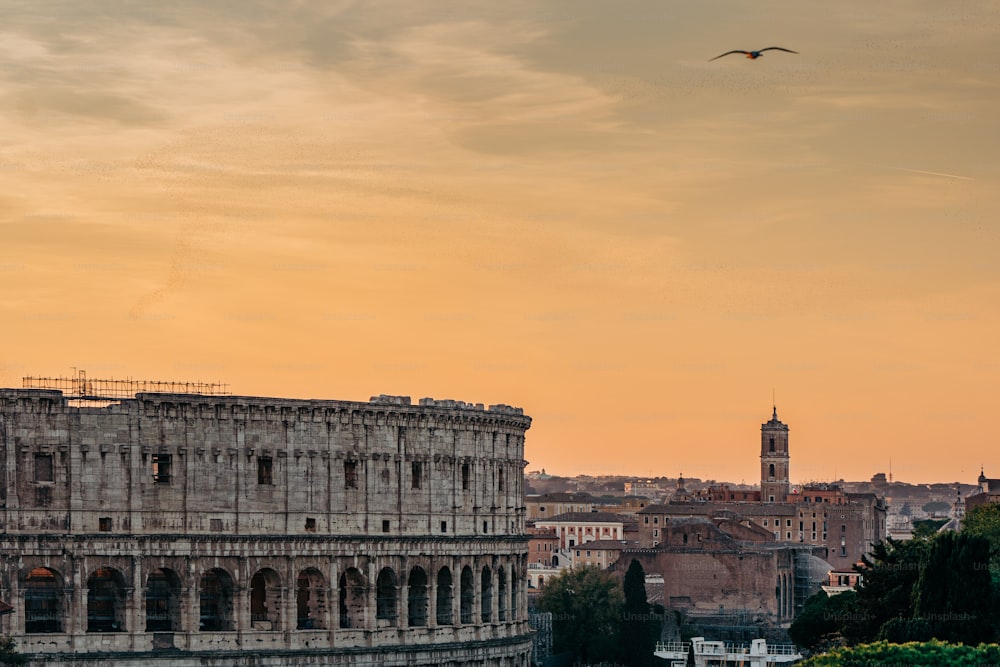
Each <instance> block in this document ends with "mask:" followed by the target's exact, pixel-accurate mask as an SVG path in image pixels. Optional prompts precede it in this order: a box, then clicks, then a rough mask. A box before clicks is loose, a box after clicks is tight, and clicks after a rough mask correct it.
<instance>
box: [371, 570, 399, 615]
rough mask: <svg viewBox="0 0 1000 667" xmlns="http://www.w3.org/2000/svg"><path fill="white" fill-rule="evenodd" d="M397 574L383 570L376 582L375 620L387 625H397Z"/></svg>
mask: <svg viewBox="0 0 1000 667" xmlns="http://www.w3.org/2000/svg"><path fill="white" fill-rule="evenodd" d="M396 596H397V593H396V573H395V572H393V571H392V570H391V569H389V568H387V567H386V568H382V571H381V572H379V573H378V579H377V580H376V582H375V620H377V621H385V625H389V626H393V627H395V625H396V618H397V612H396V609H397V605H396Z"/></svg>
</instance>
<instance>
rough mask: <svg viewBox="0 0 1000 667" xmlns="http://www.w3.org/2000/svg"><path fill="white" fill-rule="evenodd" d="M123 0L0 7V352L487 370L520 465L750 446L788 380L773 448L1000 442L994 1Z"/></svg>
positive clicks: (463, 395)
mask: <svg viewBox="0 0 1000 667" xmlns="http://www.w3.org/2000/svg"><path fill="white" fill-rule="evenodd" d="M60 5H62V6H60ZM123 5H124V3H112V2H95V3H76V2H65V3H60V2H55V3H45V6H44V7H42V5H40V4H39V3H34V2H15V3H8V9H7V10H5V17H4V21H3V24H2V25H0V100H2V105H0V110H2V111H0V323H2V324H0V386H10V387H18V386H20V384H21V377H22V376H24V375H69V374H70V373H71V370H70V369H71V368H72V367H76V368H83V369H86V371H87V373H88V374H89V375H90V376H92V377H112V376H113V377H118V378H121V377H126V376H131V377H134V378H147V379H160V380H201V381H216V380H218V381H223V382H227V383H229V385H230V388H231V389H232V390H233V391H234V392H235V393H240V394H251V395H257V394H260V395H272V396H289V397H315V398H336V399H349V400H367V399H368V397H369V396H371V395H373V394H379V393H392V394H407V395H410V396H412V397H413V399H414V401H416V399H418V398H420V397H423V396H433V397H436V398H454V399H458V400H465V401H470V402H483V403H509V404H513V405H518V406H521V407H523V408H524V409H525V411H526V412H527V413H528V414H530V415H531V416H532V417H533V418H534V424H533V426H532V428H531V430H530V431H529V433H528V441H527V458H528V459H529V461H530V464H529V469H538V468H542V467H544V468H546V469H547V470H548V471H549V472H553V473H558V474H578V473H602V472H606V473H622V474H639V475H646V474H651V475H661V474H662V475H675V474H677V473H678V472H683V473H684V474H686V475H689V476H698V477H702V478H716V479H729V480H732V481H740V480H746V481H748V482H751V481H753V480H755V479H759V477H758V475H759V464H758V459H757V455H758V453H759V449H758V448H759V440H758V438H759V433H758V431H759V428H760V424H761V423H762V422H763V421H766V420H767V419H768V417H769V416H770V412H771V392H772V389H774V390H775V391H776V394H777V403H778V413H779V416H780V417H781V418H782V419H783V420H784V421H785V422H786V423H788V424H789V425H790V427H791V429H792V430H791V440H790V443H791V449H792V457H793V458H792V478H793V481H796V482H798V481H807V480H829V479H833V478H836V477H845V478H848V479H867V478H868V477H870V476H871V475H872V474H873V473H875V472H878V471H888V464H889V460H890V458H891V459H892V462H893V463H892V466H893V473H894V476H895V477H896V478H897V479H903V480H907V481H957V480H960V481H963V482H971V481H973V480H974V479H975V477H976V476H977V475H978V473H979V467H980V465H985V466H986V471H987V474H992V475H993V476H997V475H1000V461H997V460H996V457H995V455H994V452H995V451H996V444H997V439H998V435H1000V426H998V422H997V420H996V418H995V414H996V412H997V409H996V397H997V389H998V371H1000V351H998V345H997V342H998V340H1000V313H998V304H1000V267H998V263H997V258H998V256H1000V254H998V251H1000V237H998V222H997V220H998V214H1000V199H998V197H997V191H998V190H997V185H998V177H1000V163H998V158H997V156H998V155H1000V121H998V120H997V113H996V110H997V109H998V108H1000V51H998V50H997V46H996V31H995V28H996V26H997V25H1000V5H998V4H997V3H995V2H992V1H990V0H983V1H974V0H973V1H969V2H963V3H960V4H955V3H941V2H922V1H915V0H914V1H910V0H907V1H906V2H891V1H890V2H883V3H878V5H877V6H873V5H872V3H870V2H860V1H855V0H847V1H844V2H837V3H825V4H822V5H820V4H819V3H794V4H793V3H778V2H769V1H766V0H756V1H754V2H729V1H727V2H721V1H714V2H713V1H707V2H698V3H665V2H662V1H656V2H653V1H636V2H627V3H607V2H583V1H581V2H572V3H571V2H565V1H564V2H555V1H553V0H548V1H546V0H532V1H530V2H528V1H524V2H520V1H513V2H505V3H496V2H490V3H486V2H469V1H463V2H432V1H427V2H420V3H410V2H404V1H403V0H399V1H396V2H370V1H366V2H348V1H344V2H307V1H301V2H265V1H259V2H254V1H252V0H247V1H245V2H214V3H213V2H190V3H187V2H178V3H168V4H165V5H162V6H160V5H156V4H154V5H151V6H141V5H133V6H129V7H125V6H123ZM771 45H780V46H784V47H787V48H791V49H794V50H796V51H800V54H799V55H792V54H786V53H779V52H768V53H767V54H765V56H764V57H762V58H761V59H759V60H756V61H749V60H746V59H744V58H741V57H738V56H729V57H727V58H723V59H720V60H716V61H714V62H708V59H709V58H711V57H713V56H715V55H718V54H719V53H722V52H724V51H727V50H730V49H737V48H739V49H751V48H761V47H764V46H771Z"/></svg>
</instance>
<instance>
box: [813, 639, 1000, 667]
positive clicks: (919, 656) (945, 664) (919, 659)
mask: <svg viewBox="0 0 1000 667" xmlns="http://www.w3.org/2000/svg"><path fill="white" fill-rule="evenodd" d="M996 664H1000V646H997V645H996V644H980V645H979V646H965V645H961V644H947V643H945V642H941V641H928V642H908V643H905V644H892V643H889V642H884V641H880V642H876V643H873V644H862V645H860V646H851V647H845V648H838V649H835V650H833V651H830V652H829V653H824V654H822V655H815V656H813V657H811V658H809V659H807V660H804V661H802V662H799V663H796V667H871V665H940V666H941V667H951V666H955V667H959V666H960V665H961V666H962V667H965V666H967V665H996Z"/></svg>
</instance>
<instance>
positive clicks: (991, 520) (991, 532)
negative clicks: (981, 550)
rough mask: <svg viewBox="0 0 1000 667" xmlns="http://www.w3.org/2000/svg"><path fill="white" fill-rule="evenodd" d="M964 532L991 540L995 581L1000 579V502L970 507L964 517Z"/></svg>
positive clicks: (992, 568)
mask: <svg viewBox="0 0 1000 667" xmlns="http://www.w3.org/2000/svg"><path fill="white" fill-rule="evenodd" d="M962 534H963V535H978V536H979V537H984V538H986V539H987V540H989V543H990V548H991V551H992V554H991V557H990V569H991V570H992V572H993V579H994V581H997V580H1000V504H998V503H988V504H986V505H980V506H978V507H973V508H972V509H970V510H969V511H968V513H967V514H966V515H965V517H964V518H963V519H962Z"/></svg>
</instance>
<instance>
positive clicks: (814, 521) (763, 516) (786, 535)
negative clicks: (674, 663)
mask: <svg viewBox="0 0 1000 667" xmlns="http://www.w3.org/2000/svg"><path fill="white" fill-rule="evenodd" d="M788 434H789V429H788V426H787V425H786V424H784V423H782V422H781V421H780V420H779V419H778V413H777V409H774V411H773V412H772V416H771V419H770V420H769V421H767V422H765V423H764V424H762V425H761V440H760V467H761V484H760V491H750V490H745V489H744V490H740V492H739V493H737V492H736V490H734V489H730V488H729V487H726V486H716V487H710V489H709V491H708V493H707V494H704V495H692V494H689V493H687V492H686V491H685V490H683V488H682V486H683V485H682V484H681V483H680V482H679V483H678V490H677V492H675V493H674V494H673V496H671V499H670V500H669V501H668V502H665V503H658V504H652V505H648V506H646V507H645V508H643V509H642V510H640V511H639V512H638V513H637V516H638V543H639V545H640V548H641V550H643V549H652V550H656V551H659V552H665V554H666V555H662V556H657V557H656V558H655V559H653V560H654V561H655V563H656V566H657V567H662V568H666V569H664V570H660V571H659V573H660V574H663V577H664V582H665V586H666V587H667V589H669V590H671V591H673V593H672V594H671V595H672V597H675V598H677V599H679V600H685V599H686V600H689V601H690V602H689V603H685V604H689V605H691V606H692V608H699V605H704V606H705V608H706V609H708V608H713V607H714V608H718V605H720V604H722V605H727V604H730V603H731V604H743V603H744V602H745V600H744V599H743V598H741V597H740V596H739V595H734V596H730V597H727V596H725V595H722V596H721V597H720V595H719V592H718V590H716V588H717V586H714V585H713V586H709V585H707V583H706V585H704V586H702V585H701V584H700V583H699V581H700V580H699V578H698V577H695V576H687V574H681V570H680V569H678V567H677V566H676V565H674V564H672V562H673V561H672V559H674V558H682V559H683V560H685V561H689V562H695V563H698V564H699V565H698V566H697V567H699V568H702V569H707V570H711V571H713V572H715V568H716V567H717V565H716V564H712V563H711V562H710V561H712V560H713V559H718V558H722V554H726V553H731V554H737V557H736V558H730V557H729V556H726V557H725V560H726V565H725V569H726V571H727V572H729V574H728V575H727V576H729V577H730V578H731V579H733V580H734V581H735V582H737V583H738V584H739V582H741V581H743V578H744V576H751V575H744V574H741V573H740V571H741V570H742V569H743V568H751V569H753V572H754V574H752V576H751V582H752V583H751V584H748V585H751V588H754V587H762V589H766V584H764V583H760V581H759V580H758V579H756V578H753V577H758V576H762V577H764V580H766V579H767V577H770V576H773V577H774V579H773V580H772V581H771V585H772V586H773V587H774V588H775V589H777V590H779V591H785V593H784V594H785V595H787V596H788V597H787V598H782V597H781V594H779V599H778V600H777V604H776V606H774V607H771V606H766V608H764V611H766V613H768V614H769V618H770V619H771V620H772V621H775V622H782V623H783V622H785V621H786V620H788V619H789V618H790V614H794V610H795V608H796V607H797V606H799V605H801V604H802V603H803V602H804V601H805V598H806V597H808V595H809V594H810V593H811V592H815V590H816V589H817V588H818V586H819V584H820V583H821V582H824V583H825V581H826V579H827V572H829V571H831V570H835V571H849V570H850V569H851V566H852V565H853V564H854V563H856V562H858V561H859V560H860V559H861V556H862V555H863V554H867V553H868V552H869V551H870V549H871V546H872V545H873V544H874V543H876V542H878V541H880V540H882V539H884V538H885V536H886V505H885V501H884V499H882V498H879V497H878V496H876V495H875V494H870V493H846V492H844V491H843V490H841V489H840V488H839V487H836V486H833V485H828V486H820V485H812V486H807V487H805V488H803V489H801V490H798V491H793V489H792V488H791V485H790V483H789V472H790V454H789V447H788V444H789V438H788ZM692 527H695V528H697V529H695V528H692ZM721 545H728V546H727V547H726V549H722V548H721ZM727 549H728V550H727ZM751 552H752V553H756V554H758V555H757V556H754V557H753V558H751V559H750V560H747V558H739V557H738V555H739V554H744V555H746V554H748V553H751ZM785 552H787V554H789V555H786V556H777V555H775V554H778V553H785ZM628 553H629V555H630V556H631V552H628ZM671 554H672V555H671ZM694 554H697V555H694ZM705 559H708V560H705ZM768 559H777V560H768ZM820 559H822V560H820ZM779 562H781V563H786V564H788V563H790V565H787V568H791V569H786V566H785V565H782V566H781V567H778V566H777V565H775V564H776V563H779ZM761 563H770V564H765V565H761ZM761 568H763V569H761ZM647 571H649V570H647ZM671 571H673V572H674V573H675V574H679V575H681V576H680V578H679V579H674V580H671V579H670V572H671ZM716 575H718V572H716ZM793 580H794V582H795V584H794V586H793V585H792V583H791V582H792V581H793ZM706 581H707V580H706ZM740 585H742V584H740ZM685 591H686V592H685ZM786 604H791V605H792V607H791V610H790V611H789V609H788V608H787V607H786Z"/></svg>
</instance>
